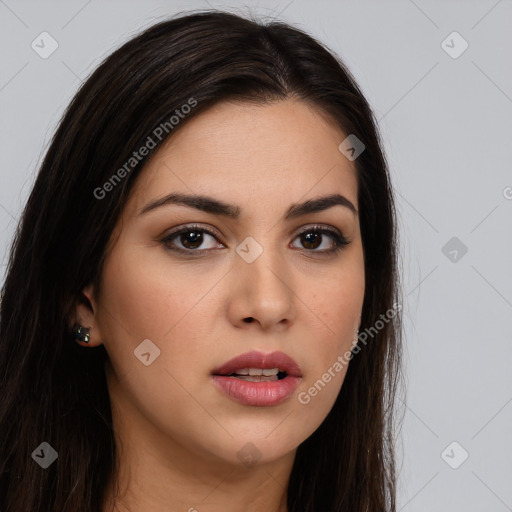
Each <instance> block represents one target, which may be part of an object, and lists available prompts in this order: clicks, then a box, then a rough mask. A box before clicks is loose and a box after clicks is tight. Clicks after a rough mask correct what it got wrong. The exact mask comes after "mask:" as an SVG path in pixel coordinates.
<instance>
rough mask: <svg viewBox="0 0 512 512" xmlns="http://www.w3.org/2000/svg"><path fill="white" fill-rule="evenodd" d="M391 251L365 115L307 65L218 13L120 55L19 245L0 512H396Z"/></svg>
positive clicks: (97, 87) (344, 88) (285, 47)
mask: <svg viewBox="0 0 512 512" xmlns="http://www.w3.org/2000/svg"><path fill="white" fill-rule="evenodd" d="M396 247H397V235H396V222H395V211H394V203H393V195H392V191H391V188H390V183H389V176H388V171H387V166H386V162H385V158H384V156H383V152H382V149H381V142H380V139H379V135H378V131H377V128H376V123H375V121H374V118H373V114H372V112H371V110H370V108H369V106H368V104H367V102H366V100H365V98H364V97H363V95H362V93H361V91H360V90H359V88H358V86H357V85H356V83H355V81H354V79H353V78H352V77H351V75H350V73H349V71H348V70H347V69H346V68H345V67H344V65H343V64H342V62H341V61H340V59H339V58H337V57H335V56H334V55H333V54H332V53H330V52H329V51H328V50H327V49H325V48H324V47H323V46H322V45H321V44H320V43H318V42H317V41H315V40H314V39H312V38H311V37H310V36H308V35H306V34H305V33H303V32H302V31H300V30H298V29H295V28H292V27H290V26H288V25H286V24H283V23H277V22H275V23H270V24H267V25H264V24H261V23H258V22H256V21H252V20H248V19H243V18H241V17H239V16H236V15H233V14H228V13H223V12H217V11H209V12H200V13H193V14H188V15H184V16H181V17H178V18H175V19H172V20H170V21H165V22H161V23H159V24H157V25H155V26H153V27H150V28H149V29H147V30H146V31H145V32H144V33H142V34H140V35H138V36H137V37H135V38H133V39H132V40H130V41H128V42H127V43H126V44H124V45H123V46H122V47H121V48H119V49H118V50H117V51H115V52H114V53H113V54H112V55H111V56H109V57H108V58H107V59H106V60H105V61H104V62H103V63H102V64H101V65H100V66H99V67H98V69H97V70H96V71H95V72H94V73H93V74H92V75H91V76H90V78H89V79H88V80H87V81H86V82H85V83H84V84H83V85H82V87H81V89H80V90H79V92H78V93H77V94H76V96H75V98H74V99H73V101H72V102H71V104H70V106H69V107H68V109H67V111H66V112H65V114H64V116H63V119H62V120H61V122H60V125H59V127H58V129H57V131H56V133H55V135H54V138H53V140H52V143H51V145H50V147H49V150H48V152H47V154H46V156H45V159H44V161H43V164H42V167H41V169H40V172H39V175H38V177H37V180H36V183H35V185H34V188H33V190H32V193H31V195H30V197H29V199H28V202H27V205H26V208H25V210H24V213H23V216H22V219H21V222H20V225H19V228H18V231H17V232H16V235H15V239H14V242H13V246H12V250H11V254H10V259H9V266H8V270H7V275H6V280H5V283H4V286H3V289H2V300H3V302H2V315H1V330H0V332H1V343H0V366H1V385H2V397H1V406H0V434H1V453H0V455H1V457H0V510H2V511H5V512H21V511H26V510H45V511H50V510H51V511H59V512H71V511H72V512H81V511H84V512H85V511H87V512H90V511H99V510H101V511H102V512H107V511H111V510H112V511H117V512H120V511H128V510H132V511H145V510H148V511H149V510H151V511H152V512H160V511H164V510H165V511H169V510H173V511H174V510H184V511H185V510H188V511H190V512H192V511H194V510H197V511H201V512H203V511H205V512H206V511H209V512H213V511H217V510H222V511H235V510H236V511H238V510H245V511H259V510H266V511H276V512H283V511H290V512H291V511H294V512H296V511H297V512H298V511H301V512H319V511H333V512H334V511H351V512H352V511H354V512H355V511H368V512H374V511H375V512H377V511H394V510H395V478H396V475H395V461H394V448H393V444H394V427H393V425H394V419H393V404H394V398H395V392H396V386H397V383H398V380H399V376H400V371H399V369H400V366H399V361H400V332H401V327H400V325H401V320H400V315H399V310H400V300H399V299H400V297H399V294H400V289H399V277H398V272H397V258H396V254H397V250H396ZM358 335H359V336H358Z"/></svg>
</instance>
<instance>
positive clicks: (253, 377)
mask: <svg viewBox="0 0 512 512" xmlns="http://www.w3.org/2000/svg"><path fill="white" fill-rule="evenodd" d="M237 379H240V380H246V381H248V382H269V381H274V380H279V379H278V378H277V375H270V376H269V377H265V376H263V375H240V376H238V377H237Z"/></svg>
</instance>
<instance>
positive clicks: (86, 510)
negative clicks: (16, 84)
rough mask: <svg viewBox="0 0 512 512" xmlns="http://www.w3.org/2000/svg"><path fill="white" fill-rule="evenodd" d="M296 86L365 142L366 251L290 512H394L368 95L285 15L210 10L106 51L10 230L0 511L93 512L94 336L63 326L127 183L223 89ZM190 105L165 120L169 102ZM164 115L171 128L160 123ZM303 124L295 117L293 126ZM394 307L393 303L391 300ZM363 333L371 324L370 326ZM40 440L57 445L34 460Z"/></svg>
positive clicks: (395, 343)
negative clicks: (356, 321)
mask: <svg viewBox="0 0 512 512" xmlns="http://www.w3.org/2000/svg"><path fill="white" fill-rule="evenodd" d="M292 95H293V96H295V97H298V98H300V99H302V100H304V101H306V102H308V103H309V104H311V105H313V106H314V107H315V108H317V109H318V110H319V111H320V112H322V113H324V114H325V115H327V116H328V117H329V118H330V119H331V120H333V122H335V123H336V124H337V125H338V126H339V127H340V128H341V129H342V130H343V131H344V132H345V133H348V134H354V135H355V136H356V137H357V138H358V139H360V140H361V141H363V143H364V145H365V150H364V151H363V152H362V153H361V155H360V156H359V157H358V158H357V159H356V160H355V161H354V164H355V166H356V170H357V179H358V203H359V205H360V227H361V235H362V241H363V250H364V265H365V281H366V288H365V297H364V304H363V312H362V318H361V327H360V332H361V333H363V332H371V340H370V339H369V340H368V343H366V342H365V344H364V346H363V345H361V344H360V350H359V352H358V353H357V355H354V357H353V359H352V361H351V363H350V366H349V369H348V371H347V374H346V377H345V381H344V383H343V386H342V389H341V391H340V393H339V395H338V397H337V400H336V402H335V404H334V406H333V408H332V410H331V411H330V413H329V415H328V416H327V418H326V419H325V421H324V422H323V423H322V425H321V426H320V427H319V428H318V429H317V430H316V431H315V432H314V433H313V434H312V435H311V436H310V437H309V438H308V439H306V440H305V441H304V442H303V443H302V444H301V445H300V446H299V447H298V449H297V454H296V459H295V462H294V466H293V469H292V473H291V476H290V481H289V487H288V509H289V511H290V512H319V511H329V512H335V511H338V512H341V511H351V512H356V511H357V512H363V511H364V512H383V511H386V512H387V511H395V509H396V505H395V492H396V491H395V488H396V470H395V452H394V442H395V435H396V432H395V427H396V414H395V412H394V409H395V407H394V403H395V395H396V391H397V385H398V384H399V383H400V382H399V381H400V377H401V370H400V357H401V316H400V314H399V313H397V314H395V315H393V317H392V318H388V319H387V320H386V322H383V321H382V320H380V323H381V324H382V327H380V328H378V329H377V328H375V325H376V324H377V322H379V319H381V318H382V315H383V314H384V313H386V312H387V311H389V310H390V309H392V308H393V307H395V308H396V304H400V302H401V299H400V294H401V291H400V285H399V272H398V264H397V229H396V213H395V209H394V208H395V207H394V199H393V194H392V190H391V186H390V181H389V175H388V169H387V164H386V161H385V157H384V154H383V150H382V147H381V146H382V143H381V140H380V136H379V133H378V129H377V123H376V121H375V119H374V115H373V112H372V111H371V109H370V107H369V105H368V103H367V101H366V100H365V98H364V96H363V94H362V92H361V91H360V89H359V88H358V86H357V84H356V82H355V80H354V78H353V77H352V75H351V74H350V72H349V71H348V70H347V69H346V67H345V66H344V64H343V62H342V60H341V59H340V58H339V57H337V56H336V55H335V54H334V53H333V52H332V51H329V50H327V49H326V48H325V47H324V46H323V45H322V44H321V43H319V42H318V41H316V40H315V39H313V38H312V37H310V36H309V35H307V34H306V33H304V32H303V31H301V30H299V29H297V28H294V27H292V26H290V25H288V24H285V23H281V22H270V23H262V22H258V21H256V20H251V19H245V18H243V17H240V16H237V15H234V14H230V13H226V12H219V11H200V12H194V13H185V14H184V15H183V14H182V15H180V16H178V17H175V18H173V19H170V20H166V21H163V22H160V23H158V24H156V25H154V26H152V27H150V28H148V29H147V30H145V31H144V32H142V33H141V34H139V35H138V36H136V37H134V38H133V39H131V40H130V41H128V42H127V43H125V44H124V45H122V46H121V47H120V48H119V49H117V50H116V51H115V52H113V53H112V54H111V55H110V56H109V57H107V58H106V59H105V60H104V61H103V63H102V64H101V65H100V66H99V67H98V68H97V69H96V70H95V71H94V72H93V73H92V75H91V76H90V77H89V78H88V79H87V80H86V81H85V82H84V83H83V85H82V86H81V88H80V90H79V91H78V92H77V94H76V95H75V97H74V99H73V100H72V101H71V103H70V105H69V107H68V108H67V110H66V112H65V113H64V115H63V117H62V119H61V121H60V124H59V126H58V128H57V130H56V132H55V134H54V136H53V139H52V141H51V145H50V146H49V149H48V151H47V153H46V155H45V158H44V160H43V162H42V166H41V168H40V170H39V173H38V176H37V179H36V181H35V184H34V187H33V189H32V191H31V194H30V197H29V199H28V201H27V204H26V206H25V209H24V211H23V214H22V217H21V220H20V223H19V225H18V228H17V231H16V233H15V236H14V240H13V244H12V248H11V251H10V257H9V262H8V268H7V273H6V279H5V283H4V285H3V288H2V304H1V321H0V389H1V393H0V510H2V511H3V512H26V511H28V510H44V511H45V512H46V511H55V512H91V511H92V512H96V511H99V510H100V507H101V503H102V499H103V495H104V492H105V486H106V484H107V482H109V481H110V479H111V478H112V477H115V474H116V467H115V462H116V446H115V443H114V435H113V431H112V417H111V409H110V401H109V396H108V390H107V385H106V378H105V371H104V364H105V361H106V358H107V353H106V351H105V349H104V347H103V346H98V347H96V348H94V349H87V350H84V349H83V348H81V347H80V346H79V345H78V344H77V343H74V342H73V341H72V340H71V339H70V337H69V333H68V328H69V325H68V324H69V318H70V314H71V312H72V311H73V309H74V306H75V304H76V301H77V300H79V297H80V292H81V290H82V289H83V288H84V287H85V286H86V285H87V284H89V283H91V282H93V283H95V285H96V288H98V287H99V284H100V276H101V272H102V264H103V261H104V257H105V250H106V248H107V244H108V242H109V239H110V237H111V234H112V232H113V229H114V226H115V225H116V222H117V221H118V219H119V215H120V213H121V211H122V209H123V206H124V204H125V202H126V199H127V197H128V193H129V191H130V189H131V187H132V185H133V182H134V180H135V178H136V177H137V175H138V174H139V173H140V172H141V170H142V169H143V168H144V164H145V163H146V162H147V161H148V158H150V156H151V155H152V154H154V152H155V151H157V150H158V148H159V147H160V145H161V144H162V142H163V141H165V140H166V139H167V138H168V137H171V136H172V134H173V133H174V132H175V131H176V130H178V129H180V128H181V127H182V126H184V125H185V124H186V123H187V121H188V120H189V119H191V118H193V117H194V116H197V115H199V114H200V113H201V112H204V111H205V110H206V109H208V108H209V107H210V106H212V105H214V104H216V103H218V102H221V101H223V100H227V99H240V100H245V101H251V102H256V103H265V102H270V101H276V100H281V99H285V98H287V97H290V96H292ZM190 98H193V99H194V101H195V102H197V103H196V104H195V106H194V108H192V109H190V112H189V113H188V114H187V115H186V116H183V117H184V118H183V119H181V120H180V123H179V124H178V125H177V126H176V127H175V128H173V127H171V124H172V123H169V119H170V117H171V116H172V115H173V114H174V113H175V111H176V109H180V108H181V106H182V105H185V104H187V103H188V102H189V100H190ZM165 123H167V125H165ZM162 124H164V125H165V126H167V131H163V132H162V133H163V134H164V136H162V137H161V139H158V138H157V137H155V136H153V140H154V141H155V142H156V144H155V147H154V148H153V149H151V151H150V154H149V155H147V156H145V157H144V158H141V160H140V162H138V163H137V165H135V166H134V167H133V169H131V170H130V172H129V173H126V174H127V175H123V179H121V180H119V182H116V184H115V186H112V187H111V189H112V190H111V191H109V194H108V198H105V199H98V197H97V196H98V193H97V192H96V193H95V191H97V190H98V187H102V186H103V185H104V184H105V183H106V182H107V181H109V179H111V177H112V176H113V174H114V173H116V171H117V170H118V169H120V168H122V166H123V165H125V163H126V162H127V160H128V159H129V158H130V157H131V156H132V154H133V152H134V151H136V150H137V149H138V148H140V147H141V146H143V145H144V144H145V142H146V141H147V138H148V136H150V135H151V134H152V133H154V130H155V128H156V127H158V126H161V125H162ZM305 129H307V128H305ZM394 304H395V306H393V305H394ZM369 329H373V331H369ZM42 442H47V443H48V444H49V445H50V446H52V447H53V448H54V449H55V450H56V452H57V453H58V460H57V461H56V463H54V464H52V465H50V466H49V467H48V468H47V469H42V468H41V467H40V466H39V465H38V464H36V463H35V462H34V460H32V454H33V452H34V450H35V449H36V448H37V447H38V446H39V445H40V443H42Z"/></svg>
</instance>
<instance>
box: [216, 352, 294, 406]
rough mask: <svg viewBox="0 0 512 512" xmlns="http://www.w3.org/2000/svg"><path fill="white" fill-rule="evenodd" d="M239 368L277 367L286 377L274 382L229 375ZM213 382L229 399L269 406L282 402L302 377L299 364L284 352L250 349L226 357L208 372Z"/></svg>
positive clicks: (246, 403)
mask: <svg viewBox="0 0 512 512" xmlns="http://www.w3.org/2000/svg"><path fill="white" fill-rule="evenodd" d="M242 368H261V369H263V370H265V369H270V368H278V369H279V371H280V372H286V374H287V375H286V377H285V378H283V379H280V380H276V381H262V382H250V381H245V380H242V379H239V378H237V377H231V376H230V375H231V374H232V373H234V372H235V370H238V369H242ZM211 378H212V381H213V383H214V384H215V385H216V386H217V387H218V389H220V390H221V391H222V392H223V393H225V394H226V395H227V396H228V397H229V398H231V399H232V400H234V401H236V402H238V403H241V404H243V405H252V406H260V407H269V406H274V405H278V404H280V403H282V402H284V401H285V400H286V399H287V398H289V397H290V395H291V394H292V393H293V392H294V391H295V389H296V388H297V386H298V385H299V384H300V382H301V380H302V374H301V370H300V367H299V365H298V364H297V363H296V362H295V361H294V360H293V359H292V358H291V357H290V356H288V355H287V354H285V353H284V352H271V353H269V354H263V353H262V352H258V351H252V352H246V353H245V354H241V355H239V356H237V357H234V358H233V359H230V360H229V361H227V362H226V363H224V364H223V365H222V366H220V367H218V368H216V369H215V370H213V371H212V375H211Z"/></svg>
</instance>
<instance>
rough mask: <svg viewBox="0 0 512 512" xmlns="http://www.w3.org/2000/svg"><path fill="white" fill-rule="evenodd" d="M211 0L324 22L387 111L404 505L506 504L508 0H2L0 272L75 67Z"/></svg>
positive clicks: (323, 34) (486, 507)
mask: <svg viewBox="0 0 512 512" xmlns="http://www.w3.org/2000/svg"><path fill="white" fill-rule="evenodd" d="M209 6H213V7H217V8H223V9H229V10H234V11H235V12H238V13H241V14H245V13H248V12H252V13H254V14H257V15H264V16H267V17H274V16H279V17H280V18H282V19H283V20H285V21H288V22H291V23H293V24H295V25H297V26H299V27H301V28H303V29H305V30H306V31H308V32H310V33H311V34H313V35H314V36H316V37H318V38H319V39H321V40H322V41H323V42H325V43H326V44H327V45H328V46H330V47H331V48H332V49H333V50H335V51H336V52H337V53H338V54H339V55H340V56H341V57H342V58H343V59H344V60H345V62H346V63H347V64H348V66H349V68H350V69H351V71H352V72H353V73H354V75H355V77H356V79H357V80H358V82H359V83H360V85H361V87H362V89H363V92H364V93H365V95H366V96H367V98H368V100H369V102H370V104H371V105H372V106H373V108H374V110H375V113H376V116H377V118H378V119H379V124H380V129H381V132H382V136H383V140H384V143H385V150H386V153H387V157H388V161H389V164H390V168H391V173H392V179H393V183H394V187H395V190H396V195H397V199H398V208H399V216H400V219H399V220H400V229H401V247H402V256H401V258H402V261H403V271H404V299H405V302H404V320H405V331H406V347H405V371H406V376H407V378H406V383H407V395H406V401H405V403H404V405H403V409H404V413H405V416H404V422H403V428H402V436H401V438H402V440H403V442H402V444H401V445H399V462H400V463H401V472H400V482H399V507H398V508H399V510H401V511H403V512H412V511H414V512H423V511H425V512H432V511H440V512H441V511H443V512H444V511H446V512H448V511H450V512H453V511H457V512H458V511H460V512H463V511H464V512H477V511H478V512H490V511H495V512H501V511H506V510H512V487H511V485H510V483H511V482H512V462H511V458H512V457H511V456H512V435H511V434H512V429H511V426H512V403H511V402H512V377H511V373H512V372H511V369H510V363H511V361H512V343H511V341H512V336H511V334H512V327H511V323H510V319H511V317H512V315H511V313H512V279H511V277H512V271H511V267H512V229H511V228H512V172H511V161H512V154H511V153H512V150H511V147H512V144H511V140H512V139H511V134H512V115H511V114H512V66H511V65H510V63H511V62H512V61H511V48H512V44H511V43H512V30H511V28H512V24H511V21H512V2H511V0H500V1H496V0H482V1H472V2H471V1H464V2H462V1H461V2H454V1H450V2H447V1H444V2H441V1H426V0H415V1H413V0H400V1H393V2H391V1H380V2H370V1H359V2H355V1H342V2H340V1H338V2H335V1H327V0H322V1H316V2H313V1H306V0H292V1H290V0H286V1H280V2H269V1H260V2H256V1H249V2H244V3H234V2H233V3H230V4H228V3H223V2H214V1H213V0H212V1H211V2H210V3H207V2H205V1H189V2H174V1H168V2H162V1H161V2H151V1H149V2H142V1H138V2H133V1H124V2H115V1H103V2H100V1H99V0H92V1H91V0H90V1H87V0H84V1H80V2H75V1H67V2H50V1H46V2H42V1H39V2H28V1H15V0H6V1H1V0H0V24H1V29H0V40H1V48H2V54H1V66H0V109H1V117H0V133H1V134H0V144H1V146H0V148H1V155H2V163H1V167H0V183H1V188H0V249H1V251H0V263H1V264H2V266H1V267H0V278H1V279H2V281H3V276H4V272H5V265H6V263H7V251H8V246H9V243H10V239H11V237H12V235H13V233H14V229H15V226H16V222H17V219H18V218H19V215H20V213H21V209H22V207H23V204H24V202H25V200H26V198H27V196H28V193H29V190H30V188H31V186H32V183H33V181H34V177H35V173H36V170H37V168H38V166H39V164H40V162H41V158H42V155H43V153H44V151H45V149H46V147H47V145H48V142H49V140H50V137H51V135H52V132H53V130H54V128H55V126H56V124H57V122H58V120H59V118H60V115H61V114H62V112H63V110H64V108H65V107H66V105H67V104H68V102H69V100H70V99H71V97H72V96H73V94H74V93H75V91H76V89H77V87H78V85H79V84H80V82H81V80H83V79H84V78H86V77H87V76H88V74H89V73H90V72H91V71H92V70H93V69H94V68H95V67H96V66H97V64H99V62H100V61H101V59H102V58H103V57H104V56H106V55H107V54H109V53H111V51H112V50H113V49H114V48H117V47H118V46H119V45H121V44H122V43H123V42H125V41H126V40H127V39H128V38H130V37H131V36H132V35H134V34H135V33H137V32H139V31H140V30H141V29H142V28H143V27H146V26H148V25H151V24H152V23H154V22H156V21H158V20H160V19H163V18H165V17H167V16H169V15H172V14H174V13H177V12H178V11H181V10H187V9H197V8H207V7H209ZM43 31H47V32H49V33H50V34H51V36H52V37H53V38H54V39H55V40H56V41H57V43H58V45H59V46H58V49H57V50H56V51H55V52H54V53H53V54H52V55H51V56H50V57H49V58H47V59H43V58H41V57H40V56H39V55H38V54H37V53H36V52H35V51H34V50H33V49H32V48H31V43H32V41H34V40H35V41H36V42H37V41H40V39H38V36H39V34H40V33H41V32H43ZM453 31H457V32H458V33H459V34H460V35H461V36H462V37H463V38H464V40H466V41H467V43H468V44H469V47H468V48H467V50H466V51H465V52H464V53H462V54H461V55H460V56H458V57H457V58H453V57H452V56H450V55H449V54H448V53H447V52H446V51H445V49H447V50H449V51H450V52H452V54H453V52H458V51H459V50H460V49H462V45H461V40H460V39H457V37H456V38H455V39H454V38H453V36H451V37H450V38H448V39H447V40H446V38H447V36H449V34H451V33H452V32H453ZM444 40H446V42H445V43H444V44H442V42H443V41H444ZM446 45H448V46H450V47H452V48H451V49H450V48H447V46H446ZM46 48H48V45H46ZM453 237H456V240H455V241H452V242H451V244H449V245H448V246H447V247H446V248H445V249H444V250H443V247H445V244H447V243H448V242H449V240H451V239H452V238H453ZM462 244H463V245H462ZM464 246H465V247H466V248H467V253H465V254H463V252H464V251H463V249H464ZM454 250H455V251H456V252H453V251H454ZM454 441H455V442H457V443H458V444H457V445H455V446H454V445H452V446H451V447H449V448H448V450H446V451H445V448H447V447H448V446H449V445H450V443H452V442H454ZM452 448H453V451H452ZM462 450H465V451H466V452H468V454H469V457H468V458H467V460H465V461H464V462H463V463H462V464H460V463H461V461H462V456H461V455H462V454H463V453H464V452H463V451H462ZM443 454H444V455H443ZM448 462H449V463H450V464H451V465H452V466H457V465H458V467H457V468H456V469H454V468H452V467H451V466H450V465H449V464H448ZM459 464H460V465H459ZM354 512H355V511H354Z"/></svg>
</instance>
